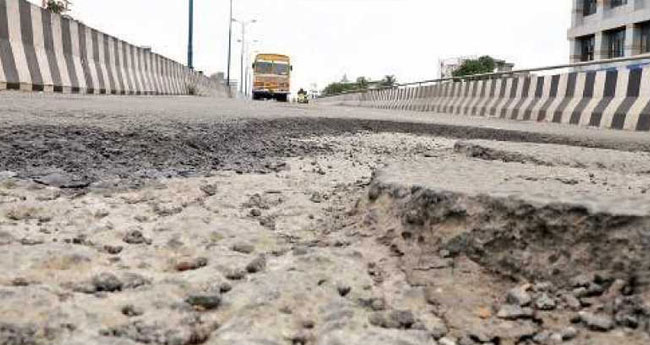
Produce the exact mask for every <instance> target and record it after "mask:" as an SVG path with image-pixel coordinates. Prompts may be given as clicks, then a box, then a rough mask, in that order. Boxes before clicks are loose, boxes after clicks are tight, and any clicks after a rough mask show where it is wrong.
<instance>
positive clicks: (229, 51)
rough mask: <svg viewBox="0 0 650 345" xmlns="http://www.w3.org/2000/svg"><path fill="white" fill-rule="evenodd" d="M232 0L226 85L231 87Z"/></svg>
mask: <svg viewBox="0 0 650 345" xmlns="http://www.w3.org/2000/svg"><path fill="white" fill-rule="evenodd" d="M232 22H233V18H232V0H230V20H229V21H228V25H229V27H228V73H227V75H228V77H227V78H226V85H227V86H228V88H230V58H231V55H232V53H231V49H232Z"/></svg>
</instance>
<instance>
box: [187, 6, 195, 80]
mask: <svg viewBox="0 0 650 345" xmlns="http://www.w3.org/2000/svg"><path fill="white" fill-rule="evenodd" d="M193 36H194V0H190V25H189V37H188V42H187V67H189V68H190V69H194V63H193V61H192V53H193V52H192V48H193V47H192V41H193V40H194V37H193Z"/></svg>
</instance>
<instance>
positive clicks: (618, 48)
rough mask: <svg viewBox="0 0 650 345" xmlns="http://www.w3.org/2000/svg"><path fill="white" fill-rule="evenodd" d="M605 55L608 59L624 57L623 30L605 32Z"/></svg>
mask: <svg viewBox="0 0 650 345" xmlns="http://www.w3.org/2000/svg"><path fill="white" fill-rule="evenodd" d="M607 43H608V45H607V53H608V57H609V58H610V59H613V58H618V57H623V56H625V29H620V30H614V31H609V32H607Z"/></svg>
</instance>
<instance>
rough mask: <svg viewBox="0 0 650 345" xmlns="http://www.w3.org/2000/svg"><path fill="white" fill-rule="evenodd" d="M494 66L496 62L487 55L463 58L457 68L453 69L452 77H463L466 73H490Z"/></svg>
mask: <svg viewBox="0 0 650 345" xmlns="http://www.w3.org/2000/svg"><path fill="white" fill-rule="evenodd" d="M495 68H496V62H495V61H494V59H493V58H491V57H489V56H487V55H486V56H481V57H480V58H478V59H470V60H465V61H464V62H463V63H462V64H461V65H460V67H458V69H457V70H455V71H454V73H453V75H454V77H464V76H468V75H475V74H484V73H492V72H494V69H495Z"/></svg>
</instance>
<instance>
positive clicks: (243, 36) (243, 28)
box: [232, 18, 257, 94]
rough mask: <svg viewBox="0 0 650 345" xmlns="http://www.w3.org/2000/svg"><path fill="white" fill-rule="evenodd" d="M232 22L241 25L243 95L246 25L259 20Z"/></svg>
mask: <svg viewBox="0 0 650 345" xmlns="http://www.w3.org/2000/svg"><path fill="white" fill-rule="evenodd" d="M232 22H236V23H239V25H241V40H240V42H241V61H240V64H241V66H240V67H241V76H240V79H239V91H240V92H241V93H242V94H244V92H245V91H244V68H245V67H244V55H245V47H246V25H248V24H254V23H257V20H255V19H253V20H249V21H241V20H237V19H235V18H233V19H232Z"/></svg>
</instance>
